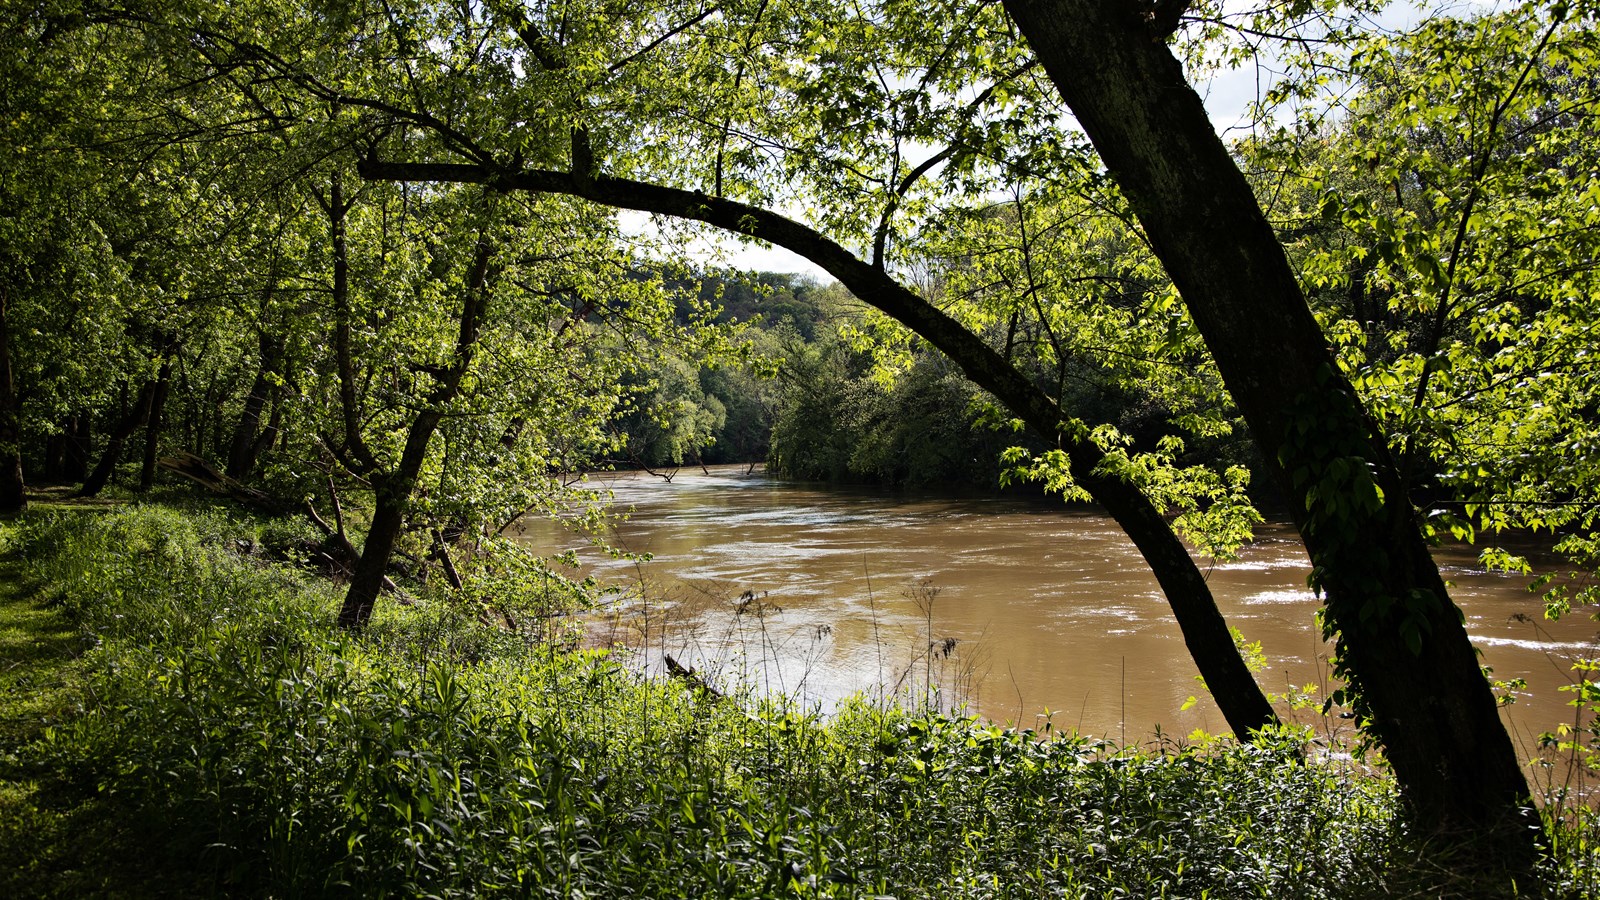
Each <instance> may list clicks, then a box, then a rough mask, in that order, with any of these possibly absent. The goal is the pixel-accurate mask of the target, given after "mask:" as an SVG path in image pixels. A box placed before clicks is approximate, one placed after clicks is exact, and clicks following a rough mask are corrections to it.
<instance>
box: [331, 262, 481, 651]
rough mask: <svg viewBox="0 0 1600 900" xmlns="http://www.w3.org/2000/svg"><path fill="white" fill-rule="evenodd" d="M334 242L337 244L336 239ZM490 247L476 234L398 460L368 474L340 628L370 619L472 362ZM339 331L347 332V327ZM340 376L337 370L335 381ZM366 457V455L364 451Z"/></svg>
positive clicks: (350, 419) (350, 418)
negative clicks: (447, 331)
mask: <svg viewBox="0 0 1600 900" xmlns="http://www.w3.org/2000/svg"><path fill="white" fill-rule="evenodd" d="M339 246H340V247H341V248H342V242H341V243H340V244H339ZM494 252H495V248H494V244H493V243H492V242H491V241H490V239H489V238H488V236H487V235H485V234H480V236H479V240H478V246H477V250H476V252H475V253H474V255H473V259H472V264H471V267H470V269H469V270H468V273H467V279H466V290H465V292H464V296H463V297H462V300H461V316H460V330H459V331H458V332H457V335H456V345H455V353H454V357H453V359H452V360H451V363H450V365H449V366H448V367H446V368H444V369H443V370H441V371H440V372H439V373H438V374H437V376H436V378H437V386H436V387H435V388H434V389H433V390H432V391H431V392H430V393H429V394H428V396H427V398H426V400H425V403H426V406H425V408H424V409H423V410H422V411H421V412H419V413H417V417H416V418H415V419H413V420H412V422H411V428H410V430H409V431H408V432H407V434H406V446H405V450H404V452H402V453H401V455H400V463H399V465H398V466H396V468H395V470H394V472H393V473H391V474H387V475H381V474H376V473H375V474H374V475H373V476H372V486H373V492H374V494H375V495H376V506H375V508H374V510H373V514H372V527H371V529H370V530H369V531H368V532H367V539H366V541H365V542H363V543H362V545H361V559H360V560H359V561H358V562H357V563H356V568H355V571H354V572H353V573H351V576H350V590H349V592H348V593H347V594H346V595H345V599H344V605H343V606H342V607H341V608H340V610H339V624H340V625H341V626H343V627H345V628H350V629H360V628H364V627H366V624H367V622H368V621H369V620H370V619H371V618H372V609H373V606H374V605H375V604H376V603H377V600H378V593H379V591H381V590H382V589H383V580H384V572H385V571H386V570H387V569H388V568H389V557H390V555H392V554H393V553H394V545H395V541H396V540H397V539H398V538H399V536H400V529H401V527H402V525H403V524H404V521H405V508H406V505H407V504H408V503H409V502H410V500H411V492H412V491H413V490H415V489H416V486H417V477H418V475H419V474H420V473H421V472H422V465H423V463H424V462H425V461H426V460H427V455H428V443H429V442H430V441H432V440H433V433H434V432H435V431H437V430H438V428H439V423H440V422H442V421H444V407H445V406H446V405H447V404H449V403H450V402H451V401H452V400H454V399H455V398H456V396H457V395H458V394H459V393H460V392H461V381H462V379H463V378H465V377H466V374H467V368H468V367H469V366H470V365H471V364H472V355H473V352H474V348H475V346H476V344H477V342H478V332H479V329H480V327H481V326H482V324H483V316H484V312H485V311H486V310H487V308H488V305H489V296H490V280H491V278H490V272H491V263H492V261H493V259H494ZM340 256H342V254H336V257H335V258H336V259H338V258H340ZM335 271H336V278H335V283H336V290H335V294H336V296H337V295H340V293H341V291H342V290H343V288H341V287H338V285H341V284H343V276H342V270H340V269H336V270H335ZM344 308H345V309H348V304H347V303H346V304H344ZM344 325H346V326H347V325H348V320H345V322H344ZM345 331H346V335H348V331H347V329H345ZM346 340H348V337H347V336H346ZM351 362H352V361H351V360H349V358H348V357H346V359H345V360H344V361H343V362H341V364H340V365H341V373H343V372H345V371H347V370H349V369H350V366H351ZM343 380H344V379H343V375H341V382H343ZM349 396H350V397H351V401H347V405H346V407H345V410H346V413H345V415H346V422H347V423H350V424H348V425H347V427H348V428H350V429H352V431H351V433H352V434H353V435H354V436H355V437H356V438H357V439H359V431H355V430H354V429H355V425H354V424H353V423H354V415H353V409H354V403H353V391H351V392H350V394H349ZM358 446H360V444H359V443H358ZM368 456H369V458H370V454H368Z"/></svg>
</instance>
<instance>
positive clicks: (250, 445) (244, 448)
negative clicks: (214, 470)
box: [227, 334, 282, 481]
mask: <svg viewBox="0 0 1600 900" xmlns="http://www.w3.org/2000/svg"><path fill="white" fill-rule="evenodd" d="M260 348H261V367H260V368H259V369H257V370H256V378H255V382H254V383H252V384H251V385H250V393H249V394H247V395H245V398H244V409H243V410H242V411H240V413H239V422H238V424H237V425H236V426H235V427H234V429H233V440H232V441H231V442H230V444H229V448H228V469H227V475H228V477H229V478H232V479H234V480H235V481H244V480H245V479H247V478H249V477H250V473H251V472H252V471H254V470H255V467H256V461H257V460H258V459H260V457H261V453H262V452H263V451H264V450H265V449H266V447H267V445H268V444H269V443H271V441H272V432H273V430H274V429H273V428H272V427H271V425H270V424H269V426H268V427H267V428H266V429H263V428H262V427H261V414H262V413H263V412H265V411H266V409H267V404H268V403H273V400H274V394H275V393H276V388H275V387H274V383H273V378H272V376H273V374H274V373H275V372H276V371H277V368H278V362H279V357H280V356H281V355H282V342H281V341H277V340H274V339H272V338H270V337H268V336H267V335H265V334H263V335H261V340H260ZM272 409H273V413H274V419H275V418H276V413H277V404H276V403H273V407H272Z"/></svg>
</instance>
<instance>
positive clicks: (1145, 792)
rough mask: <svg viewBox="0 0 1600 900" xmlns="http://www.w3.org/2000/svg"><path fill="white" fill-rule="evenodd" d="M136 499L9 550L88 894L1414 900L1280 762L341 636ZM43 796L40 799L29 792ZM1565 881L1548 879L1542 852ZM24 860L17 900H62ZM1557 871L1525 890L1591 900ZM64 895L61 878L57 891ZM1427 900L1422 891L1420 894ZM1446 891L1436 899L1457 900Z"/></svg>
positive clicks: (1320, 788)
mask: <svg viewBox="0 0 1600 900" xmlns="http://www.w3.org/2000/svg"><path fill="white" fill-rule="evenodd" d="M260 527H261V526H260V525H259V524H257V523H250V522H244V521H236V520H233V519H230V518H228V517H227V516H225V515H222V514H218V513H205V512H178V511H175V510H172V509H167V508H161V507H136V508H125V509H120V510H116V511H112V512H105V513H98V514H76V515H56V516H44V517H34V518H31V519H29V520H27V521H26V523H25V525H24V527H23V530H22V533H21V535H20V538H19V540H18V541H16V542H15V548H14V552H15V553H19V554H21V555H22V556H23V557H24V558H25V560H26V567H27V570H28V573H29V576H30V578H32V579H34V580H35V581H36V582H37V583H41V584H44V585H47V586H48V587H47V588H46V589H45V592H44V594H43V596H44V597H45V598H46V599H47V600H48V602H50V603H53V604H57V605H58V606H59V608H60V609H61V610H63V611H64V613H65V614H66V615H67V616H68V617H69V618H70V620H71V622H72V623H73V624H74V626H75V627H76V628H77V629H78V630H79V631H80V632H81V633H82V634H83V635H84V637H85V642H86V643H87V644H92V647H93V649H91V650H90V651H89V653H88V655H87V657H86V658H85V664H86V667H87V671H88V673H89V674H88V677H87V679H86V680H85V682H84V685H83V688H82V690H81V695H80V696H79V697H78V703H79V705H80V707H81V708H80V711H79V712H78V713H77V714H76V715H74V716H72V717H70V719H69V720H67V721H66V722H64V723H62V724H58V725H56V726H54V727H52V728H50V729H48V730H46V731H45V732H43V733H42V735H41V736H40V738H39V739H38V740H37V741H35V742H34V743H32V744H31V745H29V746H28V747H25V748H18V752H19V753H20V754H22V755H23V756H26V757H27V759H28V761H29V762H28V764H29V765H30V766H32V767H33V770H34V771H37V772H41V773H46V775H45V777H44V780H43V781H42V782H41V783H42V784H44V785H45V787H43V788H41V790H42V791H44V792H45V794H47V795H48V797H47V798H46V800H47V801H48V802H58V803H61V804H72V803H88V804H90V805H91V806H92V808H93V809H94V810H96V811H97V814H98V815H100V816H101V817H102V819H103V820H105V821H107V822H109V823H110V824H109V825H108V827H109V829H110V832H109V834H110V837H109V838H108V841H109V844H108V846H110V847H112V848H113V850H111V851H107V852H105V853H103V854H101V855H100V856H98V857H96V859H95V861H94V862H93V863H92V864H93V865H94V866H97V867H99V870H98V872H97V874H96V878H95V879H91V882H92V883H94V884H98V885H101V886H102V887H104V888H105V889H106V891H107V892H108V893H119V894H123V895H130V896H139V895H146V894H148V895H155V894H173V893H183V894H187V895H193V896H207V895H227V896H273V897H299V896H325V895H342V894H349V895H359V896H405V897H413V896H429V897H455V896H492V895H507V896H517V897H544V896H548V897H564V898H571V897H581V896H593V897H621V896H644V897H773V896H797V897H812V896H816V897H873V896H895V897H1039V896H1051V897H1054V896H1067V897H1079V896H1084V897H1088V896H1093V897H1102V896H1104V897H1115V896H1125V897H1162V896H1166V897H1207V896H1209V897H1228V898H1233V897H1293V898H1303V897H1304V898H1311V897H1373V896H1384V895H1396V894H1399V895H1406V894H1409V893H1411V892H1413V891H1416V892H1423V891H1426V892H1430V893H1437V892H1438V891H1439V890H1443V889H1445V887H1448V886H1449V882H1448V873H1441V872H1436V871H1433V870H1431V869H1430V868H1429V867H1428V866H1426V865H1421V864H1419V861H1425V860H1426V858H1427V857H1426V849H1427V848H1425V847H1419V846H1416V845H1415V844H1414V842H1412V841H1410V840H1409V839H1408V837H1407V835H1406V833H1405V831H1404V827H1403V825H1402V823H1401V820H1400V819H1399V817H1398V816H1397V815H1396V808H1397V807H1396V802H1395V798H1394V796H1393V794H1392V791H1391V788H1390V784H1389V782H1388V781H1386V780H1384V779H1382V778H1375V777H1368V776H1365V775H1362V774H1360V773H1359V772H1357V771H1356V770H1353V769H1347V768H1338V767H1334V766H1329V765H1320V764H1308V763H1306V762H1305V761H1304V760H1305V755H1304V754H1303V752H1302V751H1303V749H1304V748H1303V747H1302V746H1301V745H1300V741H1299V739H1298V738H1297V737H1296V736H1294V735H1292V734H1284V735H1280V736H1278V737H1277V738H1275V739H1272V740H1265V741H1262V742H1260V743H1258V744H1253V745H1248V746H1238V745H1235V744H1232V743H1231V742H1226V741H1224V742H1219V743H1218V744H1215V745H1213V746H1211V747H1208V748H1206V749H1204V750H1201V749H1196V748H1174V747H1170V746H1169V747H1166V748H1164V752H1163V751H1162V748H1157V750H1146V751H1141V750H1137V749H1132V750H1129V749H1123V750H1119V749H1117V748H1113V747H1110V746H1107V745H1105V744H1102V743H1098V742H1091V741H1088V740H1085V739H1082V738H1078V737H1073V736H1060V735H1055V734H1051V733H1048V729H1047V733H1045V734H1034V733H1029V732H1022V733H1018V732H1013V731H1008V730H1005V729H1001V728H999V727H996V726H993V725H989V724H986V723H983V722H980V721H976V720H971V719H964V718H958V717H953V716H950V715H947V714H940V713H937V712H932V711H925V712H918V711H908V710H903V709H893V708H891V709H884V708H881V706H876V705H873V704H869V703H867V702H864V701H862V702H855V703H850V704H846V705H845V706H844V707H843V708H842V709H841V710H839V711H838V712H837V713H835V714H832V715H830V716H827V717H823V716H820V715H819V714H817V713H816V712H815V711H814V710H809V709H806V708H804V707H798V706H796V705H794V704H790V703H786V702H784V701H782V700H781V699H765V698H762V697H757V696H750V695H745V696H743V697H740V698H736V699H733V700H727V699H719V698H717V697H714V696H712V695H711V694H709V693H707V692H705V691H701V690H697V689H694V688H692V687H688V686H685V685H684V684H683V683H682V682H678V681H651V680H644V679H641V678H640V677H638V676H637V675H636V674H634V673H632V672H631V671H630V670H629V668H628V667H627V666H626V665H624V664H623V662H622V661H619V660H618V659H616V658H614V657H613V656H612V655H611V654H608V653H606V652H601V651H585V652H578V651H571V650H564V649H561V648H558V647H556V646H553V645H551V644H548V643H542V642H538V641H533V640H528V639H527V638H526V636H525V635H519V634H514V633H511V632H509V631H508V630H506V629H505V628H502V627H490V626H486V625H483V624H481V622H480V621H479V618H480V617H479V616H478V614H477V613H478V610H477V609H476V608H474V607H471V606H465V605H462V604H460V603H456V602H452V601H450V600H449V599H448V598H447V597H446V596H443V595H429V594H427V593H425V592H424V593H423V594H422V596H421V597H420V598H419V602H417V603H415V604H413V605H411V606H403V605H400V604H397V603H393V602H390V603H386V604H384V605H383V606H382V607H381V612H380V617H379V619H378V620H377V621H376V622H375V623H374V626H373V628H372V629H371V630H370V631H369V632H368V633H367V634H364V635H362V636H359V637H352V636H350V635H348V634H345V633H343V632H341V631H339V630H338V629H337V628H336V627H335V626H334V624H333V618H334V616H333V612H334V610H335V608H336V606H337V602H336V601H337V597H336V596H334V593H333V591H332V589H331V588H330V587H329V586H328V585H326V584H324V583H321V582H319V581H317V580H315V579H313V578H311V577H309V576H306V575H303V574H301V573H299V572H298V571H296V570H294V569H292V568H289V567H285V566H282V565H278V564H273V563H268V562H264V561H262V560H261V559H260V558H259V557H257V556H255V555H253V554H245V553H243V552H242V550H243V549H245V548H249V547H251V546H254V545H255V544H257V543H259V537H260V535H259V534H258V533H257V532H258V531H259V529H260ZM42 802H45V801H42ZM1572 858H1576V857H1572ZM59 869H60V867H59V866H58V867H57V869H56V871H54V872H53V873H52V872H50V871H44V870H41V869H39V867H34V868H33V869H31V870H30V871H31V872H33V874H32V875H29V876H28V877H29V878H30V879H32V880H30V881H24V882H20V883H19V884H18V885H17V887H16V889H17V890H19V891H21V892H22V895H30V894H40V895H43V894H48V893H50V892H52V891H58V892H59V891H62V890H63V889H62V888H61V884H63V883H64V882H61V881H59V880H52V879H58V878H59V875H60V871H59ZM1581 871H1582V870H1581V867H1576V866H1574V865H1568V866H1567V868H1566V869H1563V870H1559V871H1558V870H1557V869H1556V868H1555V867H1552V869H1551V871H1550V873H1549V880H1548V882H1547V884H1546V885H1544V888H1545V889H1547V890H1550V891H1555V890H1556V889H1557V886H1558V885H1560V886H1561V887H1562V892H1567V891H1569V890H1570V892H1572V893H1575V894H1576V893H1587V894H1588V895H1593V894H1594V889H1593V885H1592V884H1587V885H1582V884H1578V883H1577V882H1576V881H1575V879H1576V877H1577V874H1579V873H1580V872H1581ZM77 883H84V882H83V881H82V879H80V880H79V882H77ZM1441 886H1444V887H1441ZM1457 887H1459V886H1457Z"/></svg>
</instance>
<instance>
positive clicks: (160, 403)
mask: <svg viewBox="0 0 1600 900" xmlns="http://www.w3.org/2000/svg"><path fill="white" fill-rule="evenodd" d="M171 392H172V358H171V357H170V356H169V357H168V358H166V359H164V360H162V362H161V370H160V372H159V373H157V375H156V385H155V391H154V392H153V393H152V394H151V395H150V414H149V416H147V417H146V419H145V425H144V460H143V464H142V465H141V466H140V467H139V491H140V493H143V492H145V491H148V490H150V488H151V487H153V486H154V485H155V483H156V460H157V459H158V458H159V457H160V449H161V428H162V424H163V422H164V421H165V419H166V416H165V411H166V407H167V396H168V395H169V394H170V393H171Z"/></svg>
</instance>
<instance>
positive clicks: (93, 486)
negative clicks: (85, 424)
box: [78, 380, 156, 497]
mask: <svg viewBox="0 0 1600 900" xmlns="http://www.w3.org/2000/svg"><path fill="white" fill-rule="evenodd" d="M155 390H156V383H155V381H154V380H151V381H147V382H145V384H144V387H142V388H140V389H139V396H138V397H136V398H135V399H134V401H133V408H132V409H130V410H128V412H127V413H125V414H124V415H123V416H122V418H121V419H118V420H117V424H116V425H115V426H114V427H113V428H112V429H111V434H110V436H109V437H108V438H107V439H106V449H105V451H104V452H102V453H101V454H100V462H99V463H97V464H96V465H95V467H94V471H93V472H90V473H89V477H88V478H86V479H84V481H83V486H82V487H80V488H78V496H79V497H94V496H97V495H98V494H99V493H100V492H101V491H102V490H104V489H105V486H106V484H107V483H109V482H110V481H111V473H112V471H113V470H115V469H116V467H117V461H118V460H119V459H121V458H122V448H123V446H124V445H125V444H126V443H127V442H128V438H129V437H130V436H131V435H132V434H133V433H134V432H135V431H138V430H139V426H141V425H143V424H144V423H145V421H146V420H147V419H148V418H149V416H150V402H151V400H152V399H153V398H154V397H155Z"/></svg>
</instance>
